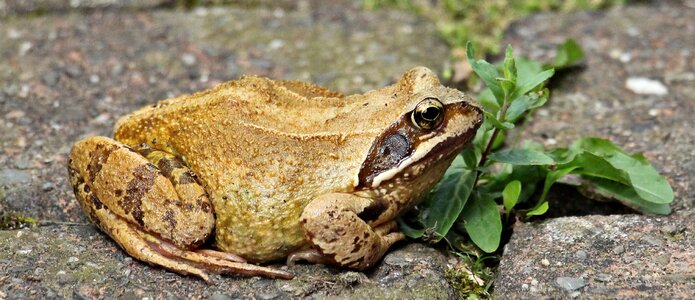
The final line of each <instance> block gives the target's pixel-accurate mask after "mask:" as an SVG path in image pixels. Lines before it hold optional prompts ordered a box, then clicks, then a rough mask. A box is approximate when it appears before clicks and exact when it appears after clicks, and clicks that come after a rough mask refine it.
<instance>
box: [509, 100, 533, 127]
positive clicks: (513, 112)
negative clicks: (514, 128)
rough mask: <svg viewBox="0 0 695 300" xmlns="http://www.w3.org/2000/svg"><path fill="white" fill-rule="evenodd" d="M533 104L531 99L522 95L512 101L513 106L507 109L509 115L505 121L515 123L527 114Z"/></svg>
mask: <svg viewBox="0 0 695 300" xmlns="http://www.w3.org/2000/svg"><path fill="white" fill-rule="evenodd" d="M532 104H533V102H532V100H531V98H529V97H528V96H525V95H522V96H521V97H519V98H516V99H514V100H513V101H512V104H510V105H509V108H507V114H506V115H505V121H507V122H511V123H514V122H516V121H517V120H518V119H519V117H521V115H522V114H523V113H524V112H526V111H527V110H528V109H529V108H530V107H531V105H532Z"/></svg>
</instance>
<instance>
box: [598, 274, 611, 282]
mask: <svg viewBox="0 0 695 300" xmlns="http://www.w3.org/2000/svg"><path fill="white" fill-rule="evenodd" d="M594 279H595V280H596V281H601V282H609V281H611V276H610V275H608V274H605V273H598V274H596V276H594Z"/></svg>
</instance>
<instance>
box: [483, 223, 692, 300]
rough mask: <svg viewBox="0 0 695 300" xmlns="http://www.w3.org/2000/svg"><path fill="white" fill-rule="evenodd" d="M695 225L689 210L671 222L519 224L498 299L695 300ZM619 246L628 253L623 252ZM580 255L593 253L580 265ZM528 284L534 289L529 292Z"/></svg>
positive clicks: (498, 287)
mask: <svg viewBox="0 0 695 300" xmlns="http://www.w3.org/2000/svg"><path fill="white" fill-rule="evenodd" d="M694 219H695V214H693V213H692V212H686V211H682V212H677V213H675V214H674V215H672V216H670V217H645V216H639V215H613V216H585V217H566V218H557V219H551V220H547V221H545V222H542V223H535V224H533V223H532V224H524V225H519V226H517V228H515V230H514V235H513V237H512V239H511V241H510V242H509V244H507V245H506V246H505V249H504V253H505V256H504V258H503V259H502V262H501V264H500V268H499V275H498V277H497V279H496V280H495V296H496V297H498V298H500V299H538V298H567V297H569V296H572V295H571V294H572V292H576V291H578V292H579V293H580V294H581V295H582V297H586V298H598V299H603V298H618V299H636V298H659V299H687V298H690V297H692V295H693V292H695V242H693V241H695V222H693V220H694ZM519 224H522V223H519ZM618 246H620V247H623V248H624V251H625V252H623V253H621V254H616V253H615V252H614V251H615V250H614V249H615V248H616V247H618ZM578 251H584V252H586V253H587V257H586V259H581V260H579V259H577V258H576V257H575V256H574V253H576V252H578ZM543 260H547V261H548V263H547V264H544V263H543ZM534 281H536V284H535V285H533V284H532V283H533V282H534ZM524 284H526V285H529V284H531V287H530V288H529V289H524V288H523V285H524Z"/></svg>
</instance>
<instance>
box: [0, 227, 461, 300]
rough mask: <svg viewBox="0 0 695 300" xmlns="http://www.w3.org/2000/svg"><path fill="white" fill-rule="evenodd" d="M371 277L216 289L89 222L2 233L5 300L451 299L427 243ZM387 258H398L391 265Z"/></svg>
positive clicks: (238, 282)
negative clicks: (158, 264) (156, 264)
mask: <svg viewBox="0 0 695 300" xmlns="http://www.w3.org/2000/svg"><path fill="white" fill-rule="evenodd" d="M386 261H387V263H383V264H381V265H380V266H378V267H376V268H375V269H374V270H372V271H370V272H367V273H359V272H348V271H344V270H339V269H334V268H326V267H321V266H315V265H297V266H293V267H286V266H282V265H278V266H276V267H280V268H283V269H287V270H288V271H290V272H293V273H295V274H298V276H297V277H296V278H294V279H292V280H273V279H264V278H258V277H253V278H236V277H233V276H213V277H212V280H213V282H212V284H207V283H205V282H203V281H202V280H200V279H197V278H193V277H186V276H181V275H178V274H175V273H172V272H169V271H166V270H163V269H161V268H153V267H149V266H148V265H146V264H143V263H140V262H137V261H134V260H132V259H131V258H129V257H127V256H126V254H125V253H124V252H122V251H121V250H120V249H119V248H118V246H117V245H116V244H115V243H114V242H113V241H111V239H110V238H108V237H107V236H106V235H104V234H101V233H100V232H98V231H97V230H96V229H95V227H93V226H90V225H77V226H60V225H53V226H45V227H38V228H34V229H23V230H15V231H0V295H5V296H4V297H2V298H3V299H27V298H35V299H44V298H49V297H50V295H54V296H59V297H61V298H80V299H84V298H90V299H91V298H126V299H132V298H137V299H143V298H145V297H148V298H150V299H162V298H166V299H171V298H178V299H191V298H198V299H200V298H202V299H206V298H214V299H239V298H246V299H248V298H257V299H288V298H310V299H324V298H326V297H335V298H355V299H368V298H370V299H452V297H454V295H455V294H454V293H455V292H454V291H453V289H452V287H451V286H450V285H449V283H448V282H447V280H446V278H445V277H444V272H445V270H444V268H446V266H447V261H448V258H447V257H445V256H444V255H443V254H442V253H441V252H439V251H437V250H434V249H432V248H430V247H427V246H424V245H421V244H409V245H405V246H403V247H397V248H396V249H395V250H394V251H391V252H390V253H389V254H388V255H387V256H386ZM388 261H397V262H398V263H396V264H390V263H388Z"/></svg>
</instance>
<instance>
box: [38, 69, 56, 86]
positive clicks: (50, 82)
mask: <svg viewBox="0 0 695 300" xmlns="http://www.w3.org/2000/svg"><path fill="white" fill-rule="evenodd" d="M59 78H60V74H58V72H56V71H54V70H51V69H49V70H48V71H46V73H44V74H43V76H41V80H42V81H43V83H44V84H46V85H47V86H54V85H55V84H56V83H58V79H59Z"/></svg>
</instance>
